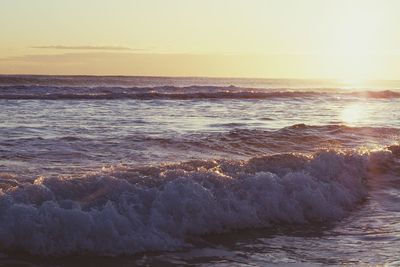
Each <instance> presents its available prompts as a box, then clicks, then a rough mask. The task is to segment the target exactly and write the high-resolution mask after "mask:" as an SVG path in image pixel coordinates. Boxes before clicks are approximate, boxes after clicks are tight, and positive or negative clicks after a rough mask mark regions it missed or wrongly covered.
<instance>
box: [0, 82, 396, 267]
mask: <svg viewBox="0 0 400 267" xmlns="http://www.w3.org/2000/svg"><path fill="white" fill-rule="evenodd" d="M183 265H187V266H342V265H350V266H400V81H374V82H368V83H361V82H360V83H350V82H341V81H333V80H285V79H237V78H236V79H229V78H199V77H192V78H179V77H126V76H121V77H119V76H29V75H0V266H46V267H47V266H96V267H101V266H183Z"/></svg>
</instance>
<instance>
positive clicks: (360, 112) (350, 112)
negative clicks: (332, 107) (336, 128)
mask: <svg viewBox="0 0 400 267" xmlns="http://www.w3.org/2000/svg"><path fill="white" fill-rule="evenodd" d="M364 113H365V109H364V108H363V106H362V105H361V104H358V103H357V104H352V105H349V106H347V107H345V108H344V109H343V110H342V111H341V113H340V119H341V120H342V121H343V122H344V123H347V124H353V123H356V122H359V121H360V120H361V119H362V118H363V116H364Z"/></svg>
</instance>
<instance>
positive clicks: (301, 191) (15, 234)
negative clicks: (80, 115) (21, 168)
mask: <svg viewBox="0 0 400 267" xmlns="http://www.w3.org/2000/svg"><path fill="white" fill-rule="evenodd" d="M398 153H399V147H398V146H392V147H389V149H387V150H381V151H376V152H366V153H361V152H359V153H358V152H338V151H322V152H318V153H315V154H313V155H311V156H304V155H300V154H276V155H272V156H262V157H255V158H251V159H249V160H246V161H228V160H208V161H200V160H197V161H187V162H178V163H174V164H164V165H156V166H142V167H136V168H128V167H126V166H114V167H109V168H103V170H101V171H100V172H94V173H89V174H87V175H85V176H82V177H79V178H75V179H72V178H69V177H48V178H45V177H39V178H37V179H36V180H34V182H21V181H19V180H18V179H17V178H16V177H12V176H5V175H3V177H2V178H1V180H0V187H1V191H0V247H1V248H2V249H3V250H7V251H10V250H22V251H26V252H29V253H32V254H39V255H65V254H75V253H77V254H81V253H93V254H96V255H120V254H134V253H137V252H141V251H154V250H174V249H177V248H181V247H183V246H185V245H187V244H186V242H185V239H186V238H187V237H190V236H198V235H203V234H209V233H220V232H225V231H229V230H233V229H241V228H254V227H267V226H270V225H273V224H276V223H279V224H282V223H284V224H309V223H314V222H330V221H335V220H338V219H340V218H342V217H343V216H346V214H348V213H349V212H350V211H352V210H353V209H356V208H357V206H358V205H360V203H361V202H362V201H363V199H364V198H365V197H366V196H367V195H368V190H369V189H368V182H369V180H370V179H373V178H371V173H377V172H384V171H387V169H383V168H384V167H385V166H386V167H385V168H388V169H390V168H391V166H392V165H393V164H395V163H396V159H397V158H396V157H398Z"/></svg>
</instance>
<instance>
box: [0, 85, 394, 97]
mask: <svg viewBox="0 0 400 267" xmlns="http://www.w3.org/2000/svg"><path fill="white" fill-rule="evenodd" d="M320 96H332V97H357V98H380V99H391V98H400V93H399V92H396V91H390V90H385V91H357V92H343V91H338V90H334V89H331V90H321V89H319V90H318V91H314V90H313V89H311V90H309V91H307V90H300V91H299V90H289V89H287V90H276V89H256V88H241V87H235V86H187V87H177V86H161V87H63V86H59V87H54V86H34V85H32V86H27V85H20V86H0V99H11V100H12V99H14V100H18V99H21V100H24V99H25V100H28V99H37V100H68V99H71V100H72V99H77V100H96V99H97V100H102V99H104V100H112V99H137V100H152V99H165V100H195V99H274V98H277V99H281V98H289V99H290V98H312V97H320Z"/></svg>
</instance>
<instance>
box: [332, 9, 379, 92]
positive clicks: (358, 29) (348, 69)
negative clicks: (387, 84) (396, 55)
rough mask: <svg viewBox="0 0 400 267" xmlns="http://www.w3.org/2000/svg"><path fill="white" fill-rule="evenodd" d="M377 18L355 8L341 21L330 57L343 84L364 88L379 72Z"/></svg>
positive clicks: (334, 33) (365, 10) (369, 12)
mask: <svg viewBox="0 0 400 267" xmlns="http://www.w3.org/2000/svg"><path fill="white" fill-rule="evenodd" d="M355 7H357V6H355ZM378 15H379V14H375V13H373V11H372V10H371V9H368V10H367V9H361V8H358V9H356V8H353V9H350V10H348V11H347V12H346V13H344V14H343V17H341V18H338V20H337V22H336V23H337V24H335V26H334V29H333V32H332V34H331V38H330V40H329V44H328V47H329V49H328V50H329V52H328V53H329V55H328V57H329V58H330V60H329V61H330V63H331V67H332V69H333V71H334V73H335V74H334V75H335V76H336V77H338V78H339V79H340V80H342V81H343V82H345V83H348V84H355V85H358V84H361V83H363V82H364V81H365V80H368V79H369V77H371V76H372V75H373V74H374V73H375V72H376V71H377V70H378V69H379V66H378V65H379V64H378V63H379V62H377V60H376V58H377V57H376V52H377V51H378V50H379V47H378V46H379V39H380V38H379V36H378V35H379V29H380V25H379V23H380V22H379V20H378V17H379V16H378Z"/></svg>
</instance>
